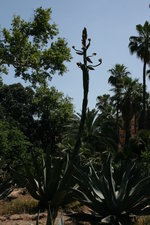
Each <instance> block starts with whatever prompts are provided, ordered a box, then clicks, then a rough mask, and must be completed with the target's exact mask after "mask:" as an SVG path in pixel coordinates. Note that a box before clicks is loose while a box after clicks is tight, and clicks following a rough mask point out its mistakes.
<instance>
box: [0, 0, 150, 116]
mask: <svg viewBox="0 0 150 225" xmlns="http://www.w3.org/2000/svg"><path fill="white" fill-rule="evenodd" d="M149 4H150V0H25V1H24V0H0V27H1V28H4V27H7V28H9V27H10V24H11V20H12V18H13V15H20V16H21V18H23V19H25V20H28V21H30V20H32V18H33V12H34V10H35V9H36V8H38V7H40V6H42V7H43V8H51V9H52V22H55V23H56V24H57V25H58V28H59V36H60V37H64V38H65V39H66V41H67V42H68V47H70V48H71V47H72V46H73V45H75V46H76V48H78V49H80V48H81V35H82V30H83V28H84V27H86V28H87V32H88V37H89V38H91V46H90V48H89V54H91V53H93V52H96V53H97V56H95V59H93V60H95V63H97V60H98V58H102V62H103V63H102V64H101V66H99V67H97V68H96V70H95V71H91V72H90V88H89V103H88V106H89V108H90V109H92V108H94V107H95V104H96V98H97V96H98V95H103V94H105V93H110V89H111V86H110V85H109V84H108V78H109V75H110V74H109V72H108V70H109V69H111V68H112V67H114V66H115V64H118V63H119V64H124V65H125V66H126V67H127V69H128V71H130V72H131V76H132V77H133V78H138V79H139V81H140V82H142V67H143V64H142V62H141V60H140V59H138V58H137V57H136V55H131V54H130V52H129V48H128V44H129V37H130V36H134V35H135V36H136V35H137V32H136V25H137V24H142V25H143V24H144V23H145V21H146V20H148V21H149V22H150V8H149ZM71 54H72V57H73V58H72V60H71V62H69V63H67V64H66V65H67V68H68V72H67V73H65V74H64V75H63V76H58V75H57V74H55V75H54V77H53V79H52V81H51V82H50V83H49V85H50V87H51V86H55V87H56V88H57V89H58V90H59V91H62V92H63V93H64V94H65V96H66V95H68V96H70V97H71V98H73V104H74V106H75V110H76V111H78V112H79V111H80V110H81V106H82V105H81V104H82V96H83V88H82V73H81V70H80V69H79V68H78V67H77V65H76V63H77V62H79V61H81V57H80V56H79V55H76V54H75V52H74V51H73V49H71ZM13 77H14V74H13V72H12V71H10V74H9V75H8V76H4V77H3V80H4V82H5V83H7V84H11V83H16V82H20V81H21V80H20V79H16V78H15V79H14V78H13ZM147 90H148V91H150V81H148V80H147Z"/></svg>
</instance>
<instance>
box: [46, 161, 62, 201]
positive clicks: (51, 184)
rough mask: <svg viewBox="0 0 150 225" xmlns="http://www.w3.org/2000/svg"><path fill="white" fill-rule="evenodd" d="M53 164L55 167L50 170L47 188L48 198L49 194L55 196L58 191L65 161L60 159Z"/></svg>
mask: <svg viewBox="0 0 150 225" xmlns="http://www.w3.org/2000/svg"><path fill="white" fill-rule="evenodd" d="M52 164H53V165H52V167H51V170H50V176H49V180H48V184H47V187H46V193H47V197H49V194H50V195H51V196H53V195H54V193H55V192H56V191H57V190H58V187H59V182H60V178H61V173H62V164H63V161H62V160H61V159H60V158H58V159H54V160H53V162H52Z"/></svg>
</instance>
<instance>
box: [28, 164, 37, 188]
mask: <svg viewBox="0 0 150 225" xmlns="http://www.w3.org/2000/svg"><path fill="white" fill-rule="evenodd" d="M25 170H26V174H27V177H26V181H27V183H28V184H29V185H30V187H31V188H32V189H33V190H34V191H35V192H37V191H39V187H38V186H37V182H36V181H35V179H34V176H33V175H32V173H31V172H30V169H29V167H28V166H27V165H25Z"/></svg>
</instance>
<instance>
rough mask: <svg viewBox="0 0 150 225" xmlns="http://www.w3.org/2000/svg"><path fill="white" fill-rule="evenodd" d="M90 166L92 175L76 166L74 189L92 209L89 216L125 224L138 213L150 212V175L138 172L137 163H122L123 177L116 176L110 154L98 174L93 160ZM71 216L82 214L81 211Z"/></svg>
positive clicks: (107, 221) (81, 199) (145, 213)
mask: <svg viewBox="0 0 150 225" xmlns="http://www.w3.org/2000/svg"><path fill="white" fill-rule="evenodd" d="M89 169H90V171H91V172H90V173H91V174H90V175H88V174H86V173H85V172H84V171H83V170H80V169H79V168H76V172H77V175H76V177H75V178H76V180H77V182H78V187H77V188H76V189H75V190H74V193H75V196H78V197H77V198H79V199H80V202H81V203H82V204H84V205H86V206H88V207H89V208H90V209H91V210H92V214H91V215H90V214H89V220H90V217H91V221H97V224H98V222H99V223H100V222H103V223H107V224H111V225H112V224H115V225H117V224H123V225H124V224H131V220H132V217H133V216H135V215H136V216H138V215H147V214H150V177H146V178H142V179H141V178H140V177H139V176H136V174H138V173H137V171H136V163H133V162H128V163H127V164H126V167H123V169H122V176H121V177H120V180H119V177H117V176H115V172H117V171H114V167H113V166H112V163H111V157H110V155H109V156H108V158H107V159H106V161H105V162H104V165H103V169H102V171H100V173H99V174H98V172H97V171H96V170H95V169H94V167H93V166H92V164H90V166H89ZM71 216H72V217H73V216H75V217H76V218H77V217H78V219H79V218H80V215H79V214H78V215H77V214H76V215H71ZM87 216H88V215H86V214H85V217H87ZM82 218H84V217H83V215H82ZM93 218H94V219H93ZM79 220H80V219H79ZM92 224H93V223H92Z"/></svg>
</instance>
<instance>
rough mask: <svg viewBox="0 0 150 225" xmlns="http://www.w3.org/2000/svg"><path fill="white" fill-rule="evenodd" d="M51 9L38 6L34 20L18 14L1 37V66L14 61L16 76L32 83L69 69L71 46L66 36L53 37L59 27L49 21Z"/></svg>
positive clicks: (34, 83) (42, 81) (41, 81)
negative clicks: (22, 17)
mask: <svg viewBox="0 0 150 225" xmlns="http://www.w3.org/2000/svg"><path fill="white" fill-rule="evenodd" d="M51 13H52V12H51V9H43V8H41V7H40V8H37V9H36V10H35V11H34V16H33V20H32V21H30V22H26V21H25V20H23V19H21V18H20V16H14V18H13V20H12V23H11V27H10V29H9V30H8V29H6V28H4V29H3V30H2V35H1V37H0V68H3V66H4V65H8V66H10V65H12V66H13V67H14V69H15V76H16V77H19V76H21V77H22V78H23V79H24V80H25V81H26V80H28V81H30V82H31V83H32V85H36V83H45V81H46V78H49V79H51V78H52V75H53V74H54V73H55V72H56V71H58V73H59V74H61V75H62V74H63V73H64V72H65V71H66V66H65V64H64V62H67V61H70V59H71V55H70V49H69V48H68V47H67V43H66V41H65V40H64V39H63V38H57V39H56V41H53V39H54V38H55V37H56V35H57V34H58V28H57V26H56V24H55V23H53V24H51V23H50V22H49V21H50V20H51Z"/></svg>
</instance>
